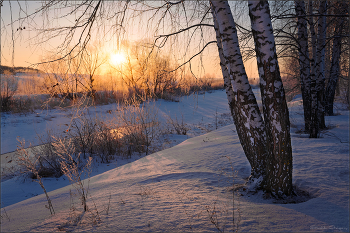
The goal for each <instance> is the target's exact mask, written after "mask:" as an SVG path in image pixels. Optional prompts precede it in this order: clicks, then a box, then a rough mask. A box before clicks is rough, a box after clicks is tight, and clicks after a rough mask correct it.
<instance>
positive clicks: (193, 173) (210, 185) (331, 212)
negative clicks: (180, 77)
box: [1, 90, 349, 232]
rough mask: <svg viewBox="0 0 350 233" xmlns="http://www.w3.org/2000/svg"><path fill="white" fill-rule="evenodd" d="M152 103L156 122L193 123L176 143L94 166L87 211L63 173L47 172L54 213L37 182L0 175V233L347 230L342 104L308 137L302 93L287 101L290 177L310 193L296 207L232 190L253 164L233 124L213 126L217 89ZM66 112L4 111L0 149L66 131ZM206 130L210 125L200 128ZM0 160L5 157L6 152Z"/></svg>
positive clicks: (220, 110) (223, 103)
mask: <svg viewBox="0 0 350 233" xmlns="http://www.w3.org/2000/svg"><path fill="white" fill-rule="evenodd" d="M255 91H257V90H255ZM256 93H257V92H256ZM156 106H157V108H158V109H159V110H158V114H159V118H160V120H161V121H162V120H163V121H164V120H165V116H166V114H169V115H171V116H172V117H175V115H177V118H180V119H181V118H182V116H183V118H184V121H185V122H186V123H188V124H190V125H191V126H192V130H191V131H190V133H189V135H188V136H181V137H180V136H177V137H175V138H174V140H176V142H175V144H178V145H176V146H174V147H172V148H169V149H166V150H163V151H159V152H157V153H154V154H151V155H148V156H145V157H142V158H139V159H138V158H132V159H130V160H129V161H127V160H117V163H116V164H115V163H113V164H101V165H99V166H96V167H94V168H93V171H92V177H91V178H90V179H89V180H88V179H87V180H85V181H84V184H85V185H86V186H87V185H88V187H89V194H88V206H89V209H90V211H88V212H86V213H85V214H82V213H81V212H80V211H81V205H80V204H79V201H78V197H77V196H74V195H70V190H72V191H74V188H73V187H72V186H71V185H69V182H68V181H67V179H65V178H64V177H61V178H58V179H56V178H45V179H44V185H45V187H46V188H47V190H48V191H50V192H49V196H50V198H51V200H52V204H53V207H54V209H55V213H56V214H55V215H53V216H51V215H50V211H49V210H48V209H47V208H45V205H47V201H46V197H45V195H44V194H42V190H41V188H40V186H39V184H38V183H36V182H33V181H31V180H29V179H25V180H23V179H19V178H13V179H9V180H6V181H3V182H1V202H2V204H1V205H2V207H4V208H2V209H1V231H2V232H9V231H15V232H18V231H88V232H89V231H97V232H101V231H110V232H139V231H149V232H154V231H168V232H184V231H189V232H191V231H194V232H197V231H206V232H208V231H218V230H220V231H223V230H225V231H232V230H235V229H238V231H263V232H271V231H279V232H281V231H289V232H300V231H311V232H314V231H327V232H334V231H335V232H339V231H340V232H348V231H349V111H347V110H345V108H344V107H342V106H341V105H340V104H339V105H337V106H336V107H337V109H336V111H335V112H336V113H338V114H339V115H337V116H332V117H326V125H327V126H329V128H330V129H329V130H327V131H324V132H322V134H321V136H322V137H321V138H319V139H309V138H308V137H307V135H303V134H299V133H298V130H300V129H301V128H302V127H303V120H302V119H303V118H302V106H301V101H300V99H294V100H293V101H292V102H290V103H289V106H290V118H291V124H292V127H293V128H292V132H291V133H292V145H293V165H294V170H293V183H294V184H295V185H296V186H297V187H298V188H299V189H302V190H304V191H307V192H308V193H309V194H310V195H311V197H312V198H311V199H310V200H308V201H306V202H303V203H298V204H278V203H273V202H272V201H271V200H265V199H263V198H262V196H261V195H260V194H257V195H252V194H249V193H248V194H247V193H245V192H240V191H235V192H234V193H233V192H232V186H233V185H234V186H237V185H239V184H243V183H244V181H245V179H246V178H247V177H248V176H249V173H250V167H249V163H248V161H247V159H246V157H245V155H244V153H243V150H242V148H241V146H240V143H239V139H238V136H237V134H236V132H235V127H234V125H232V124H231V125H227V126H224V127H221V128H219V129H218V130H215V128H216V126H215V122H217V121H216V119H217V118H216V117H217V116H226V115H227V114H228V113H229V110H228V106H227V100H226V95H225V92H224V91H214V92H213V93H206V94H205V95H199V96H198V97H196V98H194V97H193V96H190V97H183V98H182V100H181V101H180V102H178V103H175V102H166V101H157V102H156ZM110 109H112V110H113V106H112V105H106V106H101V107H97V108H96V109H95V110H91V111H96V112H98V113H99V114H105V113H106V112H107V111H108V110H110ZM216 112H217V113H216ZM69 114H74V113H70V112H69V111H67V112H63V111H58V110H52V111H43V112H40V113H38V114H31V115H27V116H9V115H3V116H2V122H1V124H2V125H1V131H2V132H1V153H6V152H10V151H13V150H15V149H16V136H20V137H22V138H26V141H28V140H30V141H32V143H33V144H37V143H39V141H38V140H37V141H35V140H36V139H34V138H35V136H36V132H37V133H42V132H44V131H45V130H46V129H48V128H52V130H53V131H55V132H60V131H63V130H64V128H60V127H64V125H62V124H65V123H68V122H69V116H71V115H69ZM67 115H68V117H66V116H67ZM222 119H224V118H222ZM50 120H51V121H50ZM33 122H34V123H33ZM226 123H229V121H228V120H227V121H226ZM222 125H225V124H224V123H223V124H222ZM209 130H213V131H211V132H209V133H205V132H206V131H209ZM197 135H199V136H197ZM136 159H137V160H136ZM1 160H2V164H3V161H7V162H8V160H5V158H3V156H2V157H1ZM233 176H234V178H233V179H232V177H233ZM97 213H98V214H97ZM97 215H98V216H99V219H98V218H97V217H96V216H97ZM78 217H79V218H80V219H81V221H79V222H78V223H77V221H75V220H76V219H77V218H78Z"/></svg>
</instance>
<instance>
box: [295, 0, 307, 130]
mask: <svg viewBox="0 0 350 233" xmlns="http://www.w3.org/2000/svg"><path fill="white" fill-rule="evenodd" d="M294 2H295V11H296V15H297V17H298V22H297V27H298V41H299V66H300V86H301V93H302V97H303V108H304V122H305V131H306V132H309V130H310V123H311V92H310V90H311V86H310V85H311V77H310V58H309V46H308V32H307V20H306V18H305V15H306V13H305V12H306V11H305V3H304V1H300V0H296V1H294Z"/></svg>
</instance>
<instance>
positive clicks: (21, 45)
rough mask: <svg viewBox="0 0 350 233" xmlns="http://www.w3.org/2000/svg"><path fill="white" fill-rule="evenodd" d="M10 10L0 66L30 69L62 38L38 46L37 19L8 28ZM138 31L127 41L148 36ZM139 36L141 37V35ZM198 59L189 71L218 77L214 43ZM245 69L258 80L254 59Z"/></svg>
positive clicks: (4, 21) (108, 48)
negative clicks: (29, 67) (34, 27)
mask: <svg viewBox="0 0 350 233" xmlns="http://www.w3.org/2000/svg"><path fill="white" fill-rule="evenodd" d="M21 4H22V7H24V6H26V7H27V9H28V11H29V12H30V11H32V10H33V9H35V8H37V7H39V6H40V4H38V3H35V2H30V4H29V3H27V5H26V4H25V3H24V2H21ZM9 7H10V6H9V3H8V2H3V7H1V18H2V22H1V65H7V66H12V57H13V58H14V65H15V66H23V67H26V66H30V65H32V64H35V63H38V62H40V61H41V59H42V57H45V56H46V55H47V54H48V51H50V50H53V49H54V48H55V47H56V46H57V45H59V44H60V43H61V41H60V39H62V38H60V37H57V38H55V39H51V40H50V41H49V42H48V43H39V42H40V41H41V40H42V39H43V38H40V37H39V38H37V37H36V36H37V32H36V31H35V30H33V28H32V27H31V25H39V24H40V23H41V22H40V17H39V18H38V19H37V21H38V22H34V23H33V22H26V21H21V22H20V23H19V22H15V23H14V24H13V27H12V28H11V26H9V25H8V24H9V23H10V22H11V14H10V11H9V10H8V9H9ZM11 8H12V18H13V20H16V19H17V18H18V16H19V11H18V9H19V8H18V3H17V2H12V4H11ZM22 16H23V13H22ZM25 26H27V27H26V28H25V29H24V30H17V29H19V28H24V27H25ZM12 30H13V32H14V33H13V37H14V41H15V43H14V47H13V44H12V39H11V38H12ZM135 30H136V32H135ZM139 30H142V25H141V27H140V25H138V26H136V27H133V30H132V31H131V32H128V35H127V37H128V40H129V41H137V40H140V39H144V38H145V37H147V36H150V35H148V34H147V32H140V31H139ZM140 34H141V35H142V36H140ZM150 38H152V37H150ZM13 51H14V53H13ZM106 51H110V52H111V53H112V51H113V53H115V52H114V51H115V43H114V42H113V41H112V42H109V45H107V46H106ZM173 51H174V50H173ZM201 60H202V63H203V65H200V59H199V58H197V59H193V62H192V70H193V72H194V73H195V74H196V75H198V76H202V75H204V74H205V73H208V74H214V75H215V76H217V77H221V70H220V66H219V59H218V55H217V48H216V46H215V44H211V45H209V46H208V47H207V49H206V50H205V51H204V52H203V55H202V59H201ZM203 67H204V70H203ZM245 67H246V72H247V75H248V77H249V78H256V77H258V73H257V68H256V61H255V60H250V61H248V62H246V63H245Z"/></svg>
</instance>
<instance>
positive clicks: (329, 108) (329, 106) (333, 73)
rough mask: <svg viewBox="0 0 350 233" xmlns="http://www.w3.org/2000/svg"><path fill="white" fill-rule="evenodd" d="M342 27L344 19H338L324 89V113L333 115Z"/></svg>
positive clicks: (341, 5)
mask: <svg viewBox="0 0 350 233" xmlns="http://www.w3.org/2000/svg"><path fill="white" fill-rule="evenodd" d="M344 5H345V4H339V6H338V7H337V11H336V14H340V13H341V9H339V8H340V7H344ZM343 27H344V19H343V18H341V19H338V23H336V24H335V27H334V40H333V49H332V61H331V69H330V77H329V80H328V83H327V88H326V91H325V114H326V115H328V116H333V102H334V95H335V90H336V87H337V83H338V79H339V75H340V55H341V34H342V31H343Z"/></svg>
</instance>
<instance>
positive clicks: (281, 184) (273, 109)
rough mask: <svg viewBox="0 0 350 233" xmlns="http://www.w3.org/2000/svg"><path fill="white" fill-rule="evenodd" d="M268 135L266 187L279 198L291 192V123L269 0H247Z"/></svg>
mask: <svg viewBox="0 0 350 233" xmlns="http://www.w3.org/2000/svg"><path fill="white" fill-rule="evenodd" d="M248 6H249V16H250V19H251V25H252V31H253V37H254V43H255V52H256V56H257V63H258V69H259V76H260V89H261V98H262V103H263V109H264V121H265V128H266V135H267V147H268V158H267V162H266V165H267V172H266V176H267V177H266V181H267V183H266V186H265V188H264V189H265V190H266V191H267V192H269V193H271V194H272V195H274V196H277V197H283V196H285V195H286V196H289V195H290V194H291V193H292V170H293V164H292V163H293V162H292V146H291V138H290V122H289V113H288V107H287V102H286V99H285V94H284V88H283V84H282V80H281V76H280V71H279V66H278V61H277V54H276V47H275V40H274V35H273V30H272V24H271V16H270V8H269V4H268V1H248Z"/></svg>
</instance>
